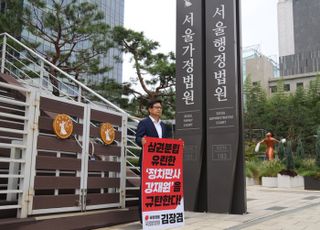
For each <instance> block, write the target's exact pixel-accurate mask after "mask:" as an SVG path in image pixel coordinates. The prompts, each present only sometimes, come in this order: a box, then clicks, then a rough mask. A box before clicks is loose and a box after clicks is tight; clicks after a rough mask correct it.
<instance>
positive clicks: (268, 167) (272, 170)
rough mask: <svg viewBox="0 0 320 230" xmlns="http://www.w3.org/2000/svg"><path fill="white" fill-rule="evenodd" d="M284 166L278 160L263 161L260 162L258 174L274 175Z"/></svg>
mask: <svg viewBox="0 0 320 230" xmlns="http://www.w3.org/2000/svg"><path fill="white" fill-rule="evenodd" d="M284 168H285V166H284V165H283V164H282V163H281V161H279V160H271V161H264V162H262V164H261V169H260V176H261V177H262V176H265V177H276V176H277V174H278V173H279V172H280V171H281V170H283V169H284Z"/></svg>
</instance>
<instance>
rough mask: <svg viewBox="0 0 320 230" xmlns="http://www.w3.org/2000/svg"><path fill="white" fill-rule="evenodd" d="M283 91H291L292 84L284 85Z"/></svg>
mask: <svg viewBox="0 0 320 230" xmlns="http://www.w3.org/2000/svg"><path fill="white" fill-rule="evenodd" d="M283 90H284V91H286V92H288V91H290V84H284V85H283Z"/></svg>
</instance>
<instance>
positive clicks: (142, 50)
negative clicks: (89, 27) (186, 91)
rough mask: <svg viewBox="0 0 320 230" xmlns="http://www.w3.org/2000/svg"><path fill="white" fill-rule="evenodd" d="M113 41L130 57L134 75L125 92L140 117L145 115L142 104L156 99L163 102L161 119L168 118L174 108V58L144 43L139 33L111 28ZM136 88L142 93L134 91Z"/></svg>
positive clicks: (149, 42) (157, 45) (155, 45)
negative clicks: (140, 89)
mask: <svg viewBox="0 0 320 230" xmlns="http://www.w3.org/2000/svg"><path fill="white" fill-rule="evenodd" d="M113 40H114V41H115V42H116V44H117V45H118V46H119V48H120V49H121V50H122V51H123V52H124V53H126V54H129V55H130V57H131V62H132V63H133V67H134V70H135V74H134V76H133V77H131V81H130V82H128V83H126V84H125V91H126V92H127V93H128V94H129V95H131V96H133V98H134V101H136V102H138V103H137V104H138V108H137V110H138V111H139V114H140V116H141V115H142V114H143V113H144V112H145V111H144V108H145V102H146V100H149V99H155V98H160V99H162V100H163V101H164V105H165V106H166V109H165V110H164V113H165V114H164V116H165V117H172V116H173V113H174V106H175V90H174V89H175V83H176V81H175V55H174V54H173V53H172V52H171V53H169V54H164V53H161V52H157V49H158V48H159V46H160V45H159V43H158V42H156V41H153V40H150V39H147V38H146V37H145V36H144V34H143V33H142V32H141V33H139V32H135V31H133V30H130V29H126V28H123V27H120V26H119V27H115V28H114V30H113ZM135 85H139V86H140V87H141V88H142V92H140V91H138V90H135V89H134V86H135Z"/></svg>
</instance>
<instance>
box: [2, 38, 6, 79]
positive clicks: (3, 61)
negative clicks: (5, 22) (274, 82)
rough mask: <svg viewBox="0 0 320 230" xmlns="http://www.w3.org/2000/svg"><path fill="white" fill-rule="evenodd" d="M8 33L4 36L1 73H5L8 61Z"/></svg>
mask: <svg viewBox="0 0 320 230" xmlns="http://www.w3.org/2000/svg"><path fill="white" fill-rule="evenodd" d="M6 48H7V35H4V36H3V44H2V57H1V73H4V65H5V63H6V60H5V58H6Z"/></svg>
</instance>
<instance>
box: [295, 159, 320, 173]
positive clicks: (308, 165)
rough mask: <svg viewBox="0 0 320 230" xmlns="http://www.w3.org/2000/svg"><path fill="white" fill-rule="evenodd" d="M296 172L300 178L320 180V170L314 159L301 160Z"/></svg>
mask: <svg viewBox="0 0 320 230" xmlns="http://www.w3.org/2000/svg"><path fill="white" fill-rule="evenodd" d="M297 171H298V174H299V175H301V176H311V177H314V178H320V168H319V167H318V166H317V165H316V160H315V159H311V158H308V159H303V160H301V162H300V167H299V168H298V169H297Z"/></svg>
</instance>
